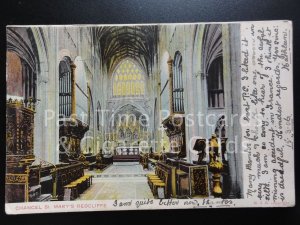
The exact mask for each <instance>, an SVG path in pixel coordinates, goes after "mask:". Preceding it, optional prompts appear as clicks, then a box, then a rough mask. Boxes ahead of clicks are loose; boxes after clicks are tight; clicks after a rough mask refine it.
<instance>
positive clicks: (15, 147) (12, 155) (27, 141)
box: [5, 99, 39, 202]
mask: <svg viewBox="0 0 300 225" xmlns="http://www.w3.org/2000/svg"><path fill="white" fill-rule="evenodd" d="M34 113H35V111H34V105H33V103H32V102H31V101H29V102H28V103H26V104H25V103H24V102H23V101H19V100H12V99H9V100H8V101H7V102H6V143H7V145H6V179H5V186H6V188H5V190H6V202H25V201H29V191H28V189H29V172H30V171H29V166H30V165H31V164H32V162H33V161H34V160H35V157H34V155H33V130H34ZM37 179H39V178H37ZM38 182H39V181H38ZM34 183H36V182H34Z"/></svg>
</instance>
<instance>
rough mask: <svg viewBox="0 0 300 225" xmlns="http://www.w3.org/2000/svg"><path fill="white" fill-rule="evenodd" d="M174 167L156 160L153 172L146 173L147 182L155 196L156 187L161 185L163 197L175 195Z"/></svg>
mask: <svg viewBox="0 0 300 225" xmlns="http://www.w3.org/2000/svg"><path fill="white" fill-rule="evenodd" d="M175 176H176V167H172V166H169V165H167V164H166V163H164V162H160V161H158V162H157V164H156V168H155V174H149V175H148V184H149V186H150V188H151V190H152V192H153V195H154V196H155V197H158V193H157V188H158V187H163V188H164V194H165V196H164V197H165V198H170V197H176V183H175V182H176V177H175Z"/></svg>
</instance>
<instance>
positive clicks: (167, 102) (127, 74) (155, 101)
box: [5, 21, 295, 214]
mask: <svg viewBox="0 0 300 225" xmlns="http://www.w3.org/2000/svg"><path fill="white" fill-rule="evenodd" d="M6 33H7V51H6V85H7V97H6V178H5V191H6V196H5V202H6V203H5V208H6V213H7V214H27V213H50V212H71V211H78V212H79V211H105V210H140V209H141V210H145V209H171V208H172V209H174V208H210V207H211V208H220V207H292V206H294V205H295V187H294V183H295V182H294V127H293V126H294V115H293V42H292V37H293V34H292V23H291V21H256V22H231V23H192V24H188V23H186V24H134V25H132V24H130V25H128V24H126V25H125V24H124V25H66V26H62V25H57V26H17V25H16V26H8V27H7V29H6Z"/></svg>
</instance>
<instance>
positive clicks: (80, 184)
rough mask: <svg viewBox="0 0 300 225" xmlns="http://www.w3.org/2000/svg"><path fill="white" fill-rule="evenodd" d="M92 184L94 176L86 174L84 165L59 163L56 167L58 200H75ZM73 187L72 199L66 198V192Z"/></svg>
mask: <svg viewBox="0 0 300 225" xmlns="http://www.w3.org/2000/svg"><path fill="white" fill-rule="evenodd" d="M91 184H92V176H90V175H84V165H83V164H82V163H74V164H71V165H58V166H57V167H56V194H57V198H58V200H74V199H76V198H77V197H78V196H79V194H81V193H83V192H84V191H85V190H86V189H87V188H88V187H89V186H90V185H91ZM67 189H71V195H70V199H66V198H65V192H66V190H67Z"/></svg>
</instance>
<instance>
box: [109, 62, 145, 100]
mask: <svg viewBox="0 0 300 225" xmlns="http://www.w3.org/2000/svg"><path fill="white" fill-rule="evenodd" d="M144 94H145V79H144V72H143V71H142V70H141V68H140V67H139V66H138V64H136V63H135V62H134V61H132V60H130V59H125V60H123V61H122V62H121V63H120V64H119V65H118V66H117V67H116V69H115V71H114V73H113V97H142V96H144Z"/></svg>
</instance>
